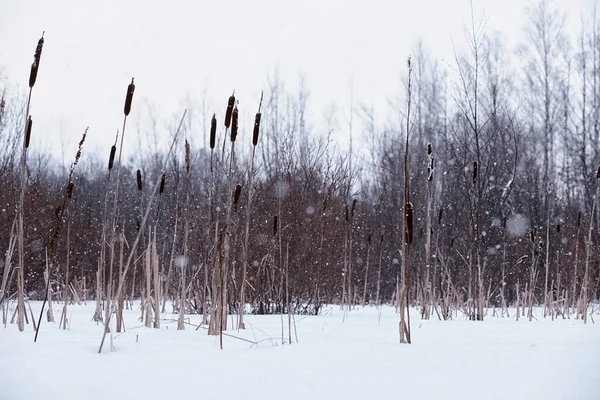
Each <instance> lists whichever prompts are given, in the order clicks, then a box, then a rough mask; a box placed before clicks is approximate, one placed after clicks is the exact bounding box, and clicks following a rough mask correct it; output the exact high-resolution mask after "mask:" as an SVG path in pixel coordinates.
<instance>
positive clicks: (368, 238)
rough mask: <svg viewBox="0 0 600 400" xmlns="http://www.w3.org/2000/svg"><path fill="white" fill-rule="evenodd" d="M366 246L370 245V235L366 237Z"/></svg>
mask: <svg viewBox="0 0 600 400" xmlns="http://www.w3.org/2000/svg"><path fill="white" fill-rule="evenodd" d="M367 244H369V245H370V244H371V234H369V236H367Z"/></svg>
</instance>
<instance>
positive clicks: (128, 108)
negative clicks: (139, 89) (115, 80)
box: [123, 78, 135, 116]
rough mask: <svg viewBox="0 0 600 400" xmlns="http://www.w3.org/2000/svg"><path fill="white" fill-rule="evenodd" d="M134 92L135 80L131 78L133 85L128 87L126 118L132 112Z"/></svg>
mask: <svg viewBox="0 0 600 400" xmlns="http://www.w3.org/2000/svg"><path fill="white" fill-rule="evenodd" d="M134 91H135V85H134V84H133V78H131V83H130V84H129V86H127V95H126V96H125V108H124V109H123V111H124V112H125V116H128V115H129V112H130V111H131V101H132V100H133V92H134Z"/></svg>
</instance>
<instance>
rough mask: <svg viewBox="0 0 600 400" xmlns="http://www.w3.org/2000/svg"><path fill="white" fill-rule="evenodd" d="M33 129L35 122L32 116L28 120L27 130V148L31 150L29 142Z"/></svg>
mask: <svg viewBox="0 0 600 400" xmlns="http://www.w3.org/2000/svg"><path fill="white" fill-rule="evenodd" d="M32 127H33V121H32V120H31V115H30V116H29V118H28V119H27V129H26V130H25V148H26V149H28V148H29V142H30V141H31V128H32Z"/></svg>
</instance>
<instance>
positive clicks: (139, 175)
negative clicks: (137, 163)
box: [136, 169, 142, 190]
mask: <svg viewBox="0 0 600 400" xmlns="http://www.w3.org/2000/svg"><path fill="white" fill-rule="evenodd" d="M136 181H137V188H138V190H142V171H141V170H140V169H138V170H137V173H136Z"/></svg>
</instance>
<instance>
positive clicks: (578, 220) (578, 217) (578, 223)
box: [577, 211, 581, 228]
mask: <svg viewBox="0 0 600 400" xmlns="http://www.w3.org/2000/svg"><path fill="white" fill-rule="evenodd" d="M580 225H581V211H579V212H578V213H577V227H578V228H579V226H580Z"/></svg>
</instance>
